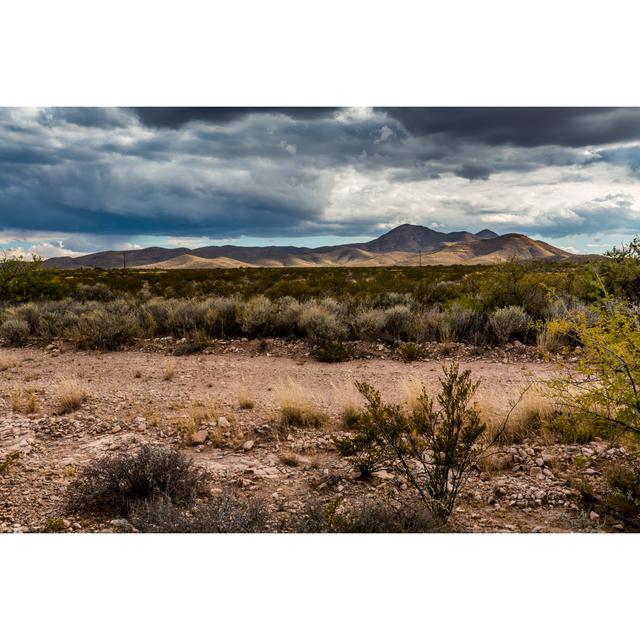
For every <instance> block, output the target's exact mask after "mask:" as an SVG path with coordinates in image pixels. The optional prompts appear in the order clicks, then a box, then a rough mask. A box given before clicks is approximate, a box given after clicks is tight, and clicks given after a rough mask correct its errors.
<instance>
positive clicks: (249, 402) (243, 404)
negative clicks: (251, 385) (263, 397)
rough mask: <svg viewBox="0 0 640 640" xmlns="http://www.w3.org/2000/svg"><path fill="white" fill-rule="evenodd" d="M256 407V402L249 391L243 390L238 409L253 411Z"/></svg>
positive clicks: (240, 393)
mask: <svg viewBox="0 0 640 640" xmlns="http://www.w3.org/2000/svg"><path fill="white" fill-rule="evenodd" d="M255 406H256V402H255V400H254V399H253V396H252V395H251V394H250V393H249V391H248V390H247V389H241V390H240V392H239V393H238V407H239V408H240V409H244V410H245V411H246V410H249V409H253V408H254V407H255Z"/></svg>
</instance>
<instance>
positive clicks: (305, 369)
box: [0, 341, 627, 532]
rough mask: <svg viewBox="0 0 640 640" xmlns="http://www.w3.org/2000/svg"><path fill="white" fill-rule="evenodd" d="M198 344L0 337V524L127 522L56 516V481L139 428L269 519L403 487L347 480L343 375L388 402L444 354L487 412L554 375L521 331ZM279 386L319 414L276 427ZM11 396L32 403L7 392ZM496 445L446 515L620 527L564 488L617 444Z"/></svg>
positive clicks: (464, 525)
mask: <svg viewBox="0 0 640 640" xmlns="http://www.w3.org/2000/svg"><path fill="white" fill-rule="evenodd" d="M209 351H210V352H208V353H207V352H205V353H201V354H196V355H190V356H182V357H176V356H173V355H171V353H172V349H171V348H170V345H166V344H164V345H163V344H162V342H161V341H160V342H156V343H153V342H150V343H148V344H143V345H141V346H140V348H138V349H137V350H129V351H122V352H115V353H95V352H91V353H89V352H75V351H72V350H68V351H65V349H64V346H63V345H50V346H49V347H47V348H44V349H42V348H23V349H0V369H1V371H0V461H2V460H3V459H5V458H6V456H7V455H8V454H9V452H20V453H19V455H17V457H16V458H15V460H14V461H13V462H12V463H11V464H10V465H8V466H7V468H6V469H5V470H4V471H3V472H2V473H0V532H31V531H43V530H46V529H47V526H49V527H50V526H51V521H52V520H54V519H60V520H61V522H62V528H63V530H66V531H81V532H82V531H119V530H126V529H127V524H126V523H123V522H120V521H118V520H115V521H112V520H108V519H106V520H104V521H100V520H97V519H91V518H82V517H78V516H74V515H70V514H68V513H67V511H66V507H65V490H66V486H67V485H68V483H69V481H70V480H71V479H72V478H73V477H74V475H75V474H76V473H77V471H78V469H79V468H80V467H81V466H82V465H83V464H85V463H86V462H87V461H88V460H89V459H91V458H93V457H95V456H97V455H100V454H103V453H106V452H112V451H120V450H124V449H127V448H130V447H133V446H135V444H136V443H138V442H152V443H161V444H164V445H167V446H180V447H183V448H184V449H185V451H188V452H189V454H190V455H192V456H193V457H194V459H195V461H196V462H197V463H198V464H200V465H202V466H203V467H205V468H206V469H207V470H208V471H210V473H211V477H212V483H213V487H212V488H213V489H214V490H217V489H219V488H221V487H223V486H226V485H229V484H230V485H233V486H235V487H237V488H239V489H240V490H242V491H244V492H246V493H247V494H250V495H259V496H261V497H263V498H264V499H265V500H266V502H267V503H268V506H269V509H270V512H271V513H272V514H274V517H275V516H277V515H278V514H281V515H283V516H285V515H291V514H295V513H298V512H301V511H302V510H303V509H305V507H306V506H307V505H308V504H309V503H311V502H315V501H327V502H328V501H330V500H333V499H335V498H336V497H337V496H343V497H345V498H346V499H348V500H358V499H360V498H362V497H365V496H376V495H380V496H382V495H394V494H395V495H401V494H402V493H403V492H407V491H409V490H408V489H407V487H406V485H404V484H403V482H402V480H401V479H400V478H396V477H394V476H393V475H391V474H388V473H386V472H381V473H379V474H377V477H376V478H375V479H374V480H373V481H372V482H368V483H365V482H362V481H359V480H357V479H356V478H355V474H354V473H353V471H352V470H351V469H350V467H349V466H348V465H347V464H346V463H345V462H344V460H342V459H341V458H340V457H339V456H338V455H337V452H336V451H335V448H334V446H333V442H332V431H334V430H335V429H337V428H339V425H340V415H341V412H342V410H343V408H344V406H345V404H348V403H349V402H352V401H354V396H355V394H354V390H353V381H354V380H366V381H367V382H369V383H371V384H373V385H374V386H376V387H377V388H379V389H380V390H381V391H382V393H383V395H384V396H385V397H386V398H388V399H389V400H402V397H403V393H404V390H405V389H406V388H407V387H411V385H414V387H415V383H416V381H418V382H420V383H424V384H425V386H426V387H427V388H428V389H434V390H435V389H436V387H437V381H438V376H439V374H440V372H441V368H442V365H443V364H445V363H446V362H448V361H452V360H453V358H455V359H456V360H460V361H461V363H462V365H463V366H464V367H467V368H469V369H471V371H472V373H473V375H474V376H476V377H478V378H480V380H481V386H480V390H479V392H478V399H479V401H480V402H481V403H483V404H484V405H485V408H486V409H487V410H488V411H489V412H491V411H494V412H495V413H496V415H498V414H500V412H504V411H506V408H507V407H508V403H509V401H510V400H514V399H516V398H517V397H518V395H519V393H520V390H521V389H522V388H523V385H526V384H527V383H528V382H529V381H530V380H531V379H540V378H545V377H549V376H551V375H554V374H555V373H556V372H557V370H558V366H559V365H558V364H556V363H551V362H544V361H542V360H541V359H539V358H537V357H535V356H534V355H533V354H532V353H531V352H530V351H528V350H527V349H526V348H525V347H521V346H520V347H519V346H518V345H516V346H515V347H511V348H510V349H507V350H502V351H496V352H493V351H490V352H489V353H487V352H485V353H464V352H460V350H459V349H458V351H457V352H456V353H449V352H447V353H444V352H440V353H437V354H435V353H434V354H433V355H432V357H431V358H430V359H428V360H424V361H420V362H415V363H406V364H405V363H402V362H400V361H399V360H398V359H397V358H395V356H394V354H393V352H392V351H391V350H389V349H388V348H387V347H385V346H383V345H375V344H374V345H369V346H368V347H366V349H365V348H364V347H363V349H362V350H361V355H362V357H360V358H359V359H355V360H351V361H349V362H345V363H338V364H323V363H319V362H315V361H313V360H311V359H310V358H309V357H308V353H307V351H308V350H307V351H305V347H304V345H303V344H298V345H295V344H294V345H287V344H286V343H284V342H277V341H269V342H268V343H266V344H265V343H260V342H250V341H236V342H225V343H222V344H218V345H217V346H216V347H214V348H212V349H210V350H209ZM69 378H74V379H77V380H79V381H81V382H82V384H83V385H84V386H85V387H86V389H87V391H88V393H89V397H88V399H87V400H86V401H85V403H84V404H83V405H82V406H81V407H80V408H79V409H78V410H76V411H75V412H72V413H68V414H61V413H60V408H59V406H58V403H59V400H58V398H57V385H58V384H59V382H60V381H61V380H64V379H69ZM291 393H295V394H297V395H298V396H300V394H302V395H304V396H305V397H306V399H307V401H308V402H310V403H311V404H312V405H313V406H314V408H315V409H317V410H318V411H321V412H322V413H324V414H326V416H327V417H328V418H327V426H326V427H325V428H322V429H292V430H291V431H290V432H289V433H288V434H283V433H282V430H281V429H280V427H279V407H280V403H281V400H282V397H283V396H286V395H287V394H291ZM20 394H22V395H21V397H24V396H25V394H26V396H28V397H30V398H32V404H31V405H30V406H29V405H27V406H26V407H25V406H22V407H19V406H17V405H16V397H17V396H19V395H20ZM241 400H244V403H243V406H244V407H245V408H241V406H240V405H241ZM249 401H250V402H249ZM251 404H253V406H252V407H251V408H247V407H248V406H249V405H251ZM25 411H26V412H27V413H25ZM194 416H195V419H196V421H197V428H196V431H195V437H192V438H191V442H190V443H189V444H187V443H186V442H185V440H184V432H185V425H189V424H192V423H193V420H194ZM14 455H16V454H14ZM497 455H498V456H499V462H500V464H495V465H491V466H490V467H489V468H486V469H477V470H475V471H474V472H473V474H472V476H471V477H470V479H469V481H468V483H467V484H466V485H465V488H464V490H463V492H462V495H461V496H460V500H459V502H458V506H457V509H456V512H455V514H454V517H453V525H454V528H456V529H458V530H462V531H470V532H496V531H505V532H508V531H523V532H563V531H604V530H616V528H617V527H619V525H618V524H617V523H615V522H605V519H604V518H601V517H600V515H599V514H597V513H595V512H591V511H588V510H585V509H584V508H583V507H582V506H581V503H580V500H579V496H578V494H577V492H576V491H575V489H573V488H572V486H573V481H574V480H575V479H579V478H590V479H595V480H596V481H597V480H598V478H599V477H600V475H601V474H602V471H603V469H604V468H605V467H606V465H607V464H610V463H611V461H613V460H620V459H623V458H624V457H625V456H626V455H627V452H626V451H625V449H624V447H621V446H620V445H619V443H618V444H616V443H610V442H607V441H604V440H597V441H594V442H591V443H589V444H587V445H561V444H554V443H548V442H544V441H536V440H531V439H529V440H525V441H524V442H523V443H521V444H518V445H516V446H510V447H505V448H504V450H503V451H501V452H499V453H498V454H497Z"/></svg>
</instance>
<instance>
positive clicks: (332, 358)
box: [311, 341, 353, 362]
mask: <svg viewBox="0 0 640 640" xmlns="http://www.w3.org/2000/svg"><path fill="white" fill-rule="evenodd" d="M311 354H312V355H313V357H314V358H315V359H316V360H318V361H319V362H345V361H346V360H349V359H350V358H351V357H352V356H353V349H352V348H351V347H349V346H348V345H346V344H345V343H344V342H339V341H332V342H327V343H325V344H322V345H319V346H317V347H316V348H315V349H314V350H313V351H312V352H311Z"/></svg>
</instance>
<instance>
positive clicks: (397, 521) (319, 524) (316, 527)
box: [296, 501, 444, 533]
mask: <svg viewBox="0 0 640 640" xmlns="http://www.w3.org/2000/svg"><path fill="white" fill-rule="evenodd" d="M443 529H444V527H443V524H442V522H441V521H440V520H439V519H438V518H436V517H435V516H434V514H433V513H432V512H431V511H429V510H428V509H427V508H426V507H425V505H424V504H420V503H418V504H410V505H407V504H390V503H388V502H382V501H375V502H374V501H364V502H362V503H360V504H359V505H357V506H355V507H350V508H346V509H345V508H341V505H340V503H339V502H333V503H331V504H330V505H329V506H327V507H322V506H320V505H312V506H311V507H310V508H309V509H307V511H306V513H305V514H304V515H303V517H302V519H301V520H300V522H299V523H298V524H297V527H296V531H297V533H434V532H438V531H442V530H443Z"/></svg>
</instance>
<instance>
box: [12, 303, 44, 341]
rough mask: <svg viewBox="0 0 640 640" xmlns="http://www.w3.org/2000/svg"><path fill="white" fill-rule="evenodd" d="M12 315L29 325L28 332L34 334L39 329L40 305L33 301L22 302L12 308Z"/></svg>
mask: <svg viewBox="0 0 640 640" xmlns="http://www.w3.org/2000/svg"><path fill="white" fill-rule="evenodd" d="M13 317H14V318H18V319H20V320H24V321H25V322H26V323H27V324H28V325H29V333H30V334H32V335H35V334H37V333H38V332H39V331H40V322H41V319H42V317H41V307H40V305H37V304H35V303H34V302H30V303H28V304H22V305H20V306H19V307H16V308H15V309H14V312H13Z"/></svg>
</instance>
